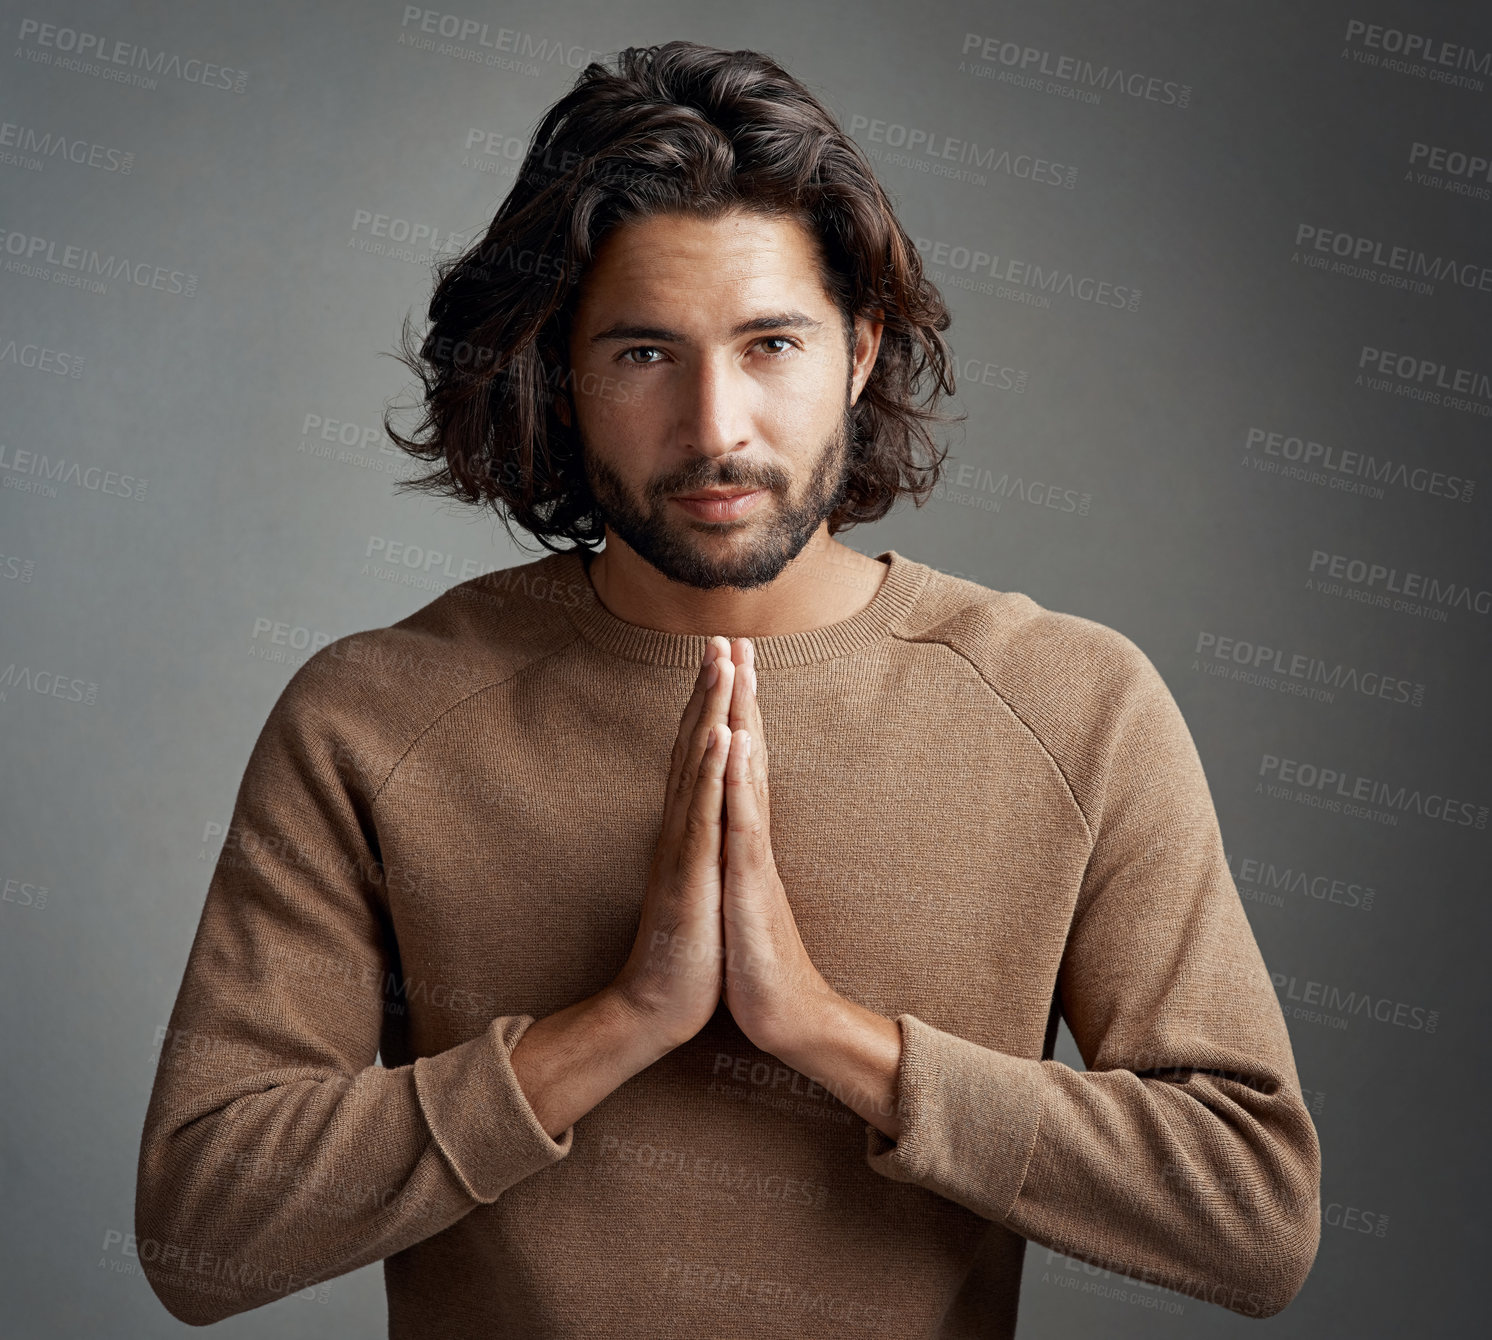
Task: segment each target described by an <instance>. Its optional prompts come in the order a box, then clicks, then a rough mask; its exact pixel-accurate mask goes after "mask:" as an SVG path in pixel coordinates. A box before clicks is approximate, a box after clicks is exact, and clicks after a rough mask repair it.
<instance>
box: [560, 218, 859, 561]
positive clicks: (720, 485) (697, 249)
mask: <svg viewBox="0 0 1492 1340" xmlns="http://www.w3.org/2000/svg"><path fill="white" fill-rule="evenodd" d="M815 245H816V244H815V241H814V239H813V237H812V236H811V235H810V234H809V233H808V232H807V231H806V230H805V229H804V228H803V227H802V225H801V224H799V223H797V222H796V221H793V220H788V219H778V218H768V217H766V216H763V215H759V214H751V213H747V212H744V211H738V212H732V213H729V214H726V215H724V216H722V217H721V218H719V219H715V220H712V221H705V220H702V219H698V218H694V217H692V216H688V215H677V214H665V215H655V216H653V217H652V218H650V219H647V220H645V221H643V222H641V223H637V224H630V225H626V226H623V227H619V228H616V229H614V230H613V231H612V232H611V234H610V235H609V236H608V237H607V238H606V240H605V242H604V243H603V244H602V246H601V248H600V250H599V252H598V253H597V256H596V259H595V261H594V263H593V264H592V266H591V268H590V270H589V271H588V272H587V274H586V276H585V280H584V283H583V285H582V288H581V295H580V299H579V302H578V303H577V305H576V309H575V313H574V319H573V321H572V324H571V335H570V367H571V370H572V372H573V379H572V382H571V402H572V403H573V404H574V406H575V410H576V414H577V415H578V423H577V424H576V427H577V429H578V432H579V436H580V443H581V449H582V455H583V459H584V464H585V472H586V478H587V480H588V481H589V483H590V487H591V492H592V493H593V494H594V496H595V499H596V503H597V505H598V507H599V508H600V511H601V514H602V516H603V518H604V520H605V521H606V523H607V525H608V526H609V527H610V528H611V530H612V531H613V532H615V534H616V535H618V536H619V537H620V538H621V539H622V540H624V541H625V542H626V543H627V544H628V545H630V546H631V548H632V549H634V550H635V551H636V552H637V553H638V554H639V555H640V556H641V557H642V558H644V559H646V560H647V561H648V562H649V563H651V564H652V565H653V566H654V567H655V568H657V569H658V571H660V572H661V573H663V574H664V575H665V576H666V577H669V578H670V579H672V580H673V581H677V582H683V583H686V584H688V585H690V586H695V587H701V588H712V587H720V586H730V587H738V588H747V587H753V586H760V585H762V584H763V583H766V582H770V581H771V580H773V578H775V577H776V576H777V575H778V574H779V573H780V572H781V571H782V570H783V568H784V567H786V566H787V564H788V563H789V562H790V561H791V560H792V559H793V558H795V557H796V556H797V555H798V553H799V552H801V550H802V549H803V547H804V545H806V544H807V543H808V541H809V539H810V538H812V536H813V535H814V533H815V531H817V530H818V528H819V526H820V525H821V523H822V522H823V520H824V518H825V517H827V516H828V515H829V513H830V512H832V511H833V510H834V508H835V506H837V504H838V503H839V501H840V497H841V491H842V489H843V486H844V481H845V478H846V474H847V469H848V452H849V443H850V436H851V419H850V409H851V407H852V405H853V403H854V400H855V398H857V397H858V395H859V393H860V390H861V388H862V387H863V384H864V380H865V379H866V378H867V377H868V376H869V374H870V369H871V366H872V365H873V363H874V361H875V350H876V348H877V347H878V345H879V335H880V329H879V327H876V326H867V325H865V324H864V323H859V325H858V326H857V330H858V331H859V333H860V341H861V342H860V345H859V346H858V347H859V348H860V351H861V360H862V361H863V368H862V367H859V366H857V364H856V362H855V361H854V360H853V359H852V357H851V351H850V349H848V348H847V346H846V339H845V330H844V323H843V321H842V319H841V317H840V314H839V310H838V309H837V308H836V307H835V305H834V302H833V300H832V299H831V298H830V296H829V295H828V294H827V293H826V292H825V291H824V288H823V284H822V282H821V280H820V278H819V273H818V267H817V263H816V259H815V252H814V247H815ZM867 353H868V357H865V354H867ZM723 489H728V490H730V491H731V492H733V493H735V494H737V495H747V494H749V495H750V496H739V497H738V501H736V502H734V503H728V504H725V503H721V502H716V503H713V504H711V503H706V504H702V505H698V504H697V505H693V506H691V505H689V504H688V503H686V502H684V501H682V500H681V498H680V495H687V494H695V493H698V492H700V491H703V490H713V491H716V492H718V491H720V490H723ZM752 491H754V492H752Z"/></svg>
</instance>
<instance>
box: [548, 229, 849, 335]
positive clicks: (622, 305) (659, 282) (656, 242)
mask: <svg viewBox="0 0 1492 1340" xmlns="http://www.w3.org/2000/svg"><path fill="white" fill-rule="evenodd" d="M818 258H819V250H818V242H817V239H816V238H815V237H814V235H813V234H812V233H811V232H810V231H809V230H808V229H807V228H805V227H804V226H803V224H801V223H799V222H798V220H796V219H792V218H782V217H778V216H773V215H765V214H757V213H752V212H749V211H744V210H736V211H731V212H729V213H726V214H723V215H721V216H719V217H718V218H714V219H702V218H699V217H697V216H695V215H692V214H655V215H652V216H651V217H649V218H646V219H643V220H640V221H638V222H636V223H627V224H621V225H619V226H617V227H616V228H613V229H612V230H611V232H610V233H609V234H608V235H607V236H606V238H605V240H604V241H603V242H602V244H601V247H600V248H599V250H598V251H597V253H596V258H595V260H594V261H593V262H592V264H591V266H590V268H589V269H588V270H587V272H586V275H585V279H584V281H583V283H582V286H581V296H580V300H579V302H578V303H577V305H576V311H575V319H576V323H577V324H578V325H580V326H582V327H584V326H588V325H592V324H604V323H605V322H606V321H608V320H610V319H612V318H614V317H618V316H622V315H627V316H636V315H638V314H639V311H638V309H639V308H646V309H647V310H648V311H649V312H651V313H653V314H655V315H661V314H662V313H663V312H665V311H666V312H680V313H684V312H691V313H693V314H694V315H695V317H696V319H712V320H713V319H715V318H718V319H719V321H720V323H721V324H725V323H726V319H727V318H735V317H737V316H739V315H740V314H741V312H742V311H743V310H744V309H746V308H757V307H761V308H773V309H775V308H782V307H796V308H799V309H801V310H803V311H805V312H811V314H812V315H814V316H823V315H825V314H826V313H830V312H832V310H833V303H832V300H831V298H830V297H829V295H828V293H826V292H825V291H824V286H823V278H822V276H821V274H820V273H819V259H818Z"/></svg>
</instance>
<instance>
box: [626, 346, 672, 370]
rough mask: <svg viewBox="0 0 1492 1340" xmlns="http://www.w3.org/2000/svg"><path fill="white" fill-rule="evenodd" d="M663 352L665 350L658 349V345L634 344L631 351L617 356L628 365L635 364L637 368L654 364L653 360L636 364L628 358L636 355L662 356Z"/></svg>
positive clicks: (627, 350) (628, 350)
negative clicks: (630, 355)
mask: <svg viewBox="0 0 1492 1340" xmlns="http://www.w3.org/2000/svg"><path fill="white" fill-rule="evenodd" d="M662 352H663V350H661V349H660V348H658V346H657V345H656V344H634V345H633V346H632V347H631V348H630V349H623V350H622V352H621V353H619V354H618V355H617V358H618V359H621V360H624V361H626V362H628V363H633V366H635V367H647V366H649V365H650V364H651V363H653V362H654V360H653V359H651V358H649V359H647V360H645V361H643V362H637V363H634V362H633V360H632V359H631V358H629V357H628V355H629V354H636V353H644V354H661V353H662Z"/></svg>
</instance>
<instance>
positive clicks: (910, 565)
mask: <svg viewBox="0 0 1492 1340" xmlns="http://www.w3.org/2000/svg"><path fill="white" fill-rule="evenodd" d="M551 557H552V561H553V562H554V563H555V566H556V576H557V577H558V579H559V580H562V581H564V582H566V583H568V584H569V587H568V589H570V590H578V591H579V600H578V601H577V602H576V603H574V604H570V603H568V602H567V603H565V604H563V605H562V606H561V608H562V609H563V610H564V612H565V615H566V617H567V618H568V619H569V620H570V622H571V623H572V624H574V625H575V628H576V629H577V630H578V631H579V632H580V634H581V635H582V636H583V637H584V638H585V639H586V640H587V641H588V642H590V643H591V644H592V645H594V646H596V647H599V648H600V649H601V650H602V651H605V652H609V653H610V654H611V655H613V656H619V657H622V658H623V659H624V660H629V661H641V662H643V663H644V664H646V665H667V666H679V667H687V668H691V669H692V668H695V667H697V666H698V665H699V663H700V662H701V661H702V660H703V659H704V654H705V645H706V643H707V642H708V641H709V634H706V633H668V632H664V631H663V630H661V629H658V628H645V627H643V626H642V625H641V624H635V623H628V622H627V621H626V620H625V619H619V618H618V617H617V616H616V615H615V614H613V613H612V612H611V611H610V610H609V609H607V608H606V606H605V605H603V604H602V603H601V598H600V597H599V596H598V595H597V594H596V588H595V587H594V586H592V585H591V578H590V573H589V572H588V571H587V569H586V564H585V560H584V558H583V557H582V556H581V551H580V550H579V549H567V550H565V551H563V552H561V553H558V554H555V555H552V556H551ZM875 557H876V558H877V559H878V560H879V561H880V562H883V563H885V564H886V565H887V571H886V575H885V577H884V578H882V580H881V585H880V588H879V590H877V591H876V593H875V595H874V596H872V597H871V599H870V603H869V604H867V605H866V606H865V607H864V608H863V609H861V610H859V611H858V612H857V613H855V614H852V615H850V617H849V618H847V619H841V620H839V621H838V622H837V623H831V624H825V625H824V626H823V627H822V628H809V629H805V630H804V631H802V632H798V633H774V634H770V635H768V636H765V637H754V638H752V639H751V645H752V649H753V651H754V652H755V654H756V663H757V665H759V666H761V667H762V669H764V670H766V669H779V668H781V667H784V666H791V665H810V664H812V663H814V662H815V661H829V660H833V659H835V658H836V657H840V656H848V655H850V654H851V653H853V652H856V651H859V650H861V649H862V648H864V647H868V646H870V645H871V644H872V643H875V642H879V641H880V640H881V639H882V638H884V637H886V636H887V635H888V634H890V632H891V631H892V629H893V628H895V627H896V626H897V624H898V623H899V622H900V620H901V618H902V616H903V615H904V614H906V612H907V611H908V610H910V609H911V608H912V606H913V605H914V604H915V603H916V601H917V598H918V596H920V595H921V594H922V590H923V588H924V587H925V586H926V585H927V581H928V578H929V577H930V576H931V575H932V569H931V568H929V567H928V566H927V565H926V564H925V563H918V562H917V561H916V560H915V559H910V558H907V557H905V556H904V555H902V554H899V553H897V552H896V550H895V549H886V550H883V551H882V552H881V553H879V554H876V555H875Z"/></svg>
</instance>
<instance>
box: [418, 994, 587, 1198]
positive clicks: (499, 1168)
mask: <svg viewBox="0 0 1492 1340" xmlns="http://www.w3.org/2000/svg"><path fill="white" fill-rule="evenodd" d="M533 1022H534V1017H533V1016H532V1015H528V1014H517V1015H501V1016H499V1017H498V1018H496V1019H494V1020H492V1022H491V1023H490V1024H488V1025H487V1027H486V1029H485V1030H483V1031H482V1032H481V1033H479V1034H477V1036H476V1037H474V1038H469V1039H467V1041H465V1042H463V1043H460V1044H459V1045H458V1046H455V1047H451V1048H449V1049H447V1050H446V1051H443V1052H440V1053H438V1054H437V1055H435V1056H422V1057H420V1058H419V1059H417V1060H416V1061H415V1063H414V1086H415V1092H416V1093H417V1094H418V1095H419V1099H420V1107H421V1109H422V1110H423V1112H424V1114H425V1120H426V1122H427V1123H429V1126H430V1131H431V1133H432V1134H433V1135H434V1137H435V1143H436V1144H437V1145H439V1146H440V1150H441V1152H442V1153H443V1154H444V1155H445V1156H446V1161H447V1162H448V1163H450V1165H451V1167H452V1168H453V1169H454V1170H455V1173H456V1176H457V1177H458V1178H459V1179H460V1181H461V1184H462V1185H463V1186H464V1187H465V1188H466V1190H467V1191H468V1192H469V1193H470V1195H471V1196H472V1197H473V1198H474V1199H475V1200H478V1201H481V1202H482V1203H483V1204H489V1203H490V1202H492V1201H494V1200H496V1199H497V1198H498V1197H499V1196H500V1195H502V1193H503V1192H504V1191H506V1190H507V1189H508V1188H509V1187H510V1186H512V1185H513V1184H514V1183H515V1182H520V1181H522V1180H523V1179H524V1178H525V1177H527V1176H529V1175H530V1174H531V1173H536V1172H538V1171H539V1170H540V1169H541V1168H546V1167H548V1166H549V1165H550V1164H552V1163H558V1162H559V1160H560V1159H562V1158H564V1157H565V1155H566V1154H568V1153H569V1152H570V1146H571V1144H572V1143H573V1141H574V1138H575V1127H574V1126H569V1127H567V1128H566V1129H565V1131H564V1133H563V1134H562V1135H561V1136H560V1137H559V1139H558V1140H555V1139H553V1138H551V1136H550V1135H549V1132H548V1131H546V1130H545V1129H544V1128H543V1126H541V1125H540V1124H539V1118H538V1117H537V1116H535V1114H534V1110H533V1108H532V1107H530V1106H529V1102H528V1099H527V1098H526V1097H525V1096H524V1093H523V1090H522V1088H521V1087H520V1086H519V1084H518V1076H517V1075H516V1074H515V1073H514V1072H513V1063H512V1059H511V1058H512V1055H513V1048H514V1047H516V1046H517V1045H518V1039H519V1038H521V1037H522V1036H523V1035H524V1033H525V1032H526V1031H527V1029H528V1026H529V1025H530V1024H532V1023H533Z"/></svg>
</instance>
